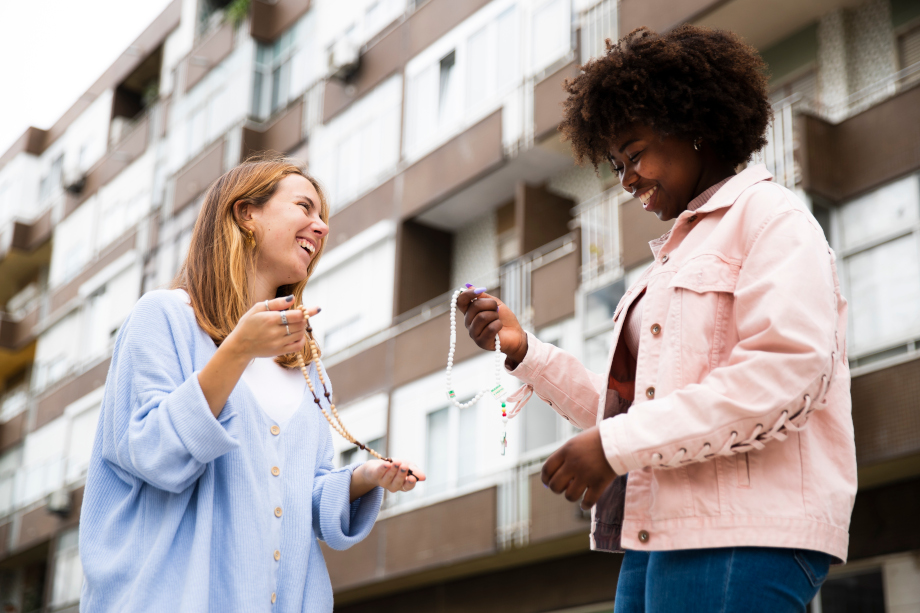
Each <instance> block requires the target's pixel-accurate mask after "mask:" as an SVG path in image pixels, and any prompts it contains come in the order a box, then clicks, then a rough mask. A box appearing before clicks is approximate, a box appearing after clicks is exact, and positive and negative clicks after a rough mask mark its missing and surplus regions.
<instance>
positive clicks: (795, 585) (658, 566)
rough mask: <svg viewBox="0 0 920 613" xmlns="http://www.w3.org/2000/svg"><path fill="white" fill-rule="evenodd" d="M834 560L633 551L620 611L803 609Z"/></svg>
mask: <svg viewBox="0 0 920 613" xmlns="http://www.w3.org/2000/svg"><path fill="white" fill-rule="evenodd" d="M830 563H831V556H829V555H827V554H826V553H820V552H817V551H807V550H804V549H779V548H770V547H727V548H722V549H688V550H681V551H653V552H644V551H627V552H626V555H625V556H624V558H623V566H622V567H621V568H620V579H619V583H618V584H617V596H616V602H615V606H614V613H673V612H677V611H679V612H680V613H761V612H762V613H793V612H795V613H800V612H804V611H805V605H807V604H808V603H809V602H811V599H812V598H814V597H815V594H817V593H818V589H819V588H820V587H821V584H822V583H823V582H824V579H825V578H827V571H828V569H829V567H830Z"/></svg>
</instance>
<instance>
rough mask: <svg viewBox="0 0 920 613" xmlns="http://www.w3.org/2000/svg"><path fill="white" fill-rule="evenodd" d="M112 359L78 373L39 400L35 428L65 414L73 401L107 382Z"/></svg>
mask: <svg viewBox="0 0 920 613" xmlns="http://www.w3.org/2000/svg"><path fill="white" fill-rule="evenodd" d="M109 362H111V360H110V359H105V360H103V361H102V362H100V363H99V364H97V365H96V366H94V367H93V368H90V369H89V370H87V371H85V372H83V373H81V374H79V375H77V376H76V377H74V378H73V379H70V380H69V381H67V382H66V383H64V384H63V385H61V386H59V387H57V388H55V389H54V390H53V391H52V392H50V393H48V394H46V395H45V396H43V397H42V398H40V399H39V401H38V408H37V410H36V412H35V427H34V429H35V430H38V429H39V428H41V427H42V426H44V425H45V424H47V423H50V422H51V421H52V420H54V419H57V418H58V417H60V416H61V415H63V414H64V409H65V408H66V407H67V405H68V404H70V403H71V402H73V401H75V400H77V399H79V398H82V397H83V396H85V395H87V394H88V393H90V392H91V391H93V390H94V389H96V388H98V387H100V386H101V385H103V384H105V377H106V375H107V374H108V372H109Z"/></svg>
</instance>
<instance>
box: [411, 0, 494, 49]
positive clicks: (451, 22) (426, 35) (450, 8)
mask: <svg viewBox="0 0 920 613" xmlns="http://www.w3.org/2000/svg"><path fill="white" fill-rule="evenodd" d="M488 3H489V0H466V1H464V2H457V0H430V2H427V3H425V4H423V5H422V6H421V8H419V10H417V11H416V12H415V13H414V14H413V15H412V17H411V19H410V20H409V57H410V58H412V57H414V56H415V55H416V54H417V53H419V52H420V51H423V50H424V49H425V48H426V47H428V45H430V44H431V43H433V42H434V41H436V40H438V39H439V38H441V37H442V36H444V35H445V34H447V33H448V32H450V31H451V30H452V29H453V28H454V26H456V25H457V24H459V23H460V22H461V21H463V20H464V19H466V18H467V17H469V16H470V15H472V14H473V13H475V12H476V11H478V10H479V9H481V8H482V7H484V6H485V5H486V4H488Z"/></svg>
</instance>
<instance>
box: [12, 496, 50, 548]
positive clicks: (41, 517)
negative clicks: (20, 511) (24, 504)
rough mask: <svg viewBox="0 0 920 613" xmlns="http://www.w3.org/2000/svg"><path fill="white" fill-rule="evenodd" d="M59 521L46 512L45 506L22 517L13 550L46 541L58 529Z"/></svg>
mask: <svg viewBox="0 0 920 613" xmlns="http://www.w3.org/2000/svg"><path fill="white" fill-rule="evenodd" d="M60 524H61V519H60V518H59V517H58V516H57V515H55V514H53V513H50V512H49V511H48V507H47V506H42V507H39V508H37V509H34V510H32V511H29V512H28V513H25V514H24V515H23V516H22V523H21V524H20V525H19V538H18V539H17V542H16V546H15V547H13V549H14V550H20V549H25V548H26V547H29V546H31V545H35V544H37V543H40V542H41V541H45V540H48V539H49V538H51V536H52V535H53V534H54V533H55V532H57V531H58V528H60Z"/></svg>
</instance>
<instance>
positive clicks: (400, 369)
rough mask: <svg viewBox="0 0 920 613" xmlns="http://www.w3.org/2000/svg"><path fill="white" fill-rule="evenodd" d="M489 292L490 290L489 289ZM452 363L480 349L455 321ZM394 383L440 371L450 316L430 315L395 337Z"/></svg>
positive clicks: (448, 334)
mask: <svg viewBox="0 0 920 613" xmlns="http://www.w3.org/2000/svg"><path fill="white" fill-rule="evenodd" d="M490 293H491V292H490ZM458 328H460V329H458V330H457V349H456V352H455V353H454V363H455V364H458V363H460V362H462V361H463V360H465V359H467V358H470V357H472V356H474V355H477V354H478V353H479V352H481V351H482V349H480V348H479V347H477V346H476V343H474V342H473V340H472V339H471V338H470V337H469V335H468V334H467V333H466V329H465V328H463V327H462V324H458ZM394 343H395V344H394V348H393V349H394V351H393V386H394V387H398V386H400V385H403V384H405V383H409V382H410V381H415V380H416V379H418V378H419V377H424V376H425V375H428V374H431V373H433V372H435V371H438V370H443V369H444V366H445V364H446V363H447V350H448V348H449V345H450V318H449V316H448V314H447V313H444V314H443V315H438V316H437V317H433V318H431V319H430V320H428V321H426V322H425V323H423V324H421V325H420V326H416V327H415V328H412V329H411V330H407V331H406V332H403V333H402V334H400V335H399V336H397V337H396V338H395V339H394Z"/></svg>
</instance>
